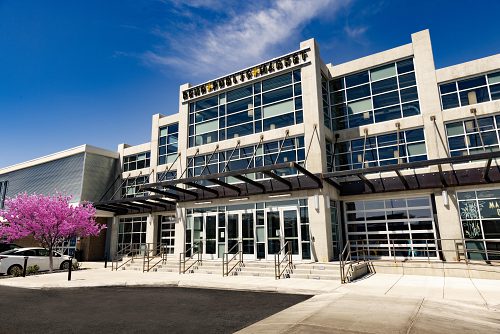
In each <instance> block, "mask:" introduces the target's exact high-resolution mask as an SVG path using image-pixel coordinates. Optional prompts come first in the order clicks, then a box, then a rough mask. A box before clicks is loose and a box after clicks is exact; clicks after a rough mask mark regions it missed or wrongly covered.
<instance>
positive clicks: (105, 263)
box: [104, 254, 108, 268]
mask: <svg viewBox="0 0 500 334" xmlns="http://www.w3.org/2000/svg"><path fill="white" fill-rule="evenodd" d="M107 267H108V254H104V268H107Z"/></svg>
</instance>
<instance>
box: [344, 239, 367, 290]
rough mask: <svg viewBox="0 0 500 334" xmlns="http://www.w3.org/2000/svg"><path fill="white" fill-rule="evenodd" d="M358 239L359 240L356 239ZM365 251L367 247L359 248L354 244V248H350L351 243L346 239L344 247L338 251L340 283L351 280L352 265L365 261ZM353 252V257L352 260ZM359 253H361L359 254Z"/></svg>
mask: <svg viewBox="0 0 500 334" xmlns="http://www.w3.org/2000/svg"><path fill="white" fill-rule="evenodd" d="M356 241H359V240H356ZM366 251H367V249H366V248H365V247H364V244H363V246H362V247H361V249H359V247H358V246H356V249H355V250H354V251H353V250H352V248H351V243H350V242H349V241H347V243H346V245H345V247H344V249H343V250H342V252H341V253H340V256H339V263H340V282H341V283H347V282H350V280H351V275H352V272H353V270H354V266H355V265H357V264H359V263H362V262H366V260H367V259H366V258H367V257H366ZM353 253H354V257H355V259H354V260H353ZM359 254H361V255H359Z"/></svg>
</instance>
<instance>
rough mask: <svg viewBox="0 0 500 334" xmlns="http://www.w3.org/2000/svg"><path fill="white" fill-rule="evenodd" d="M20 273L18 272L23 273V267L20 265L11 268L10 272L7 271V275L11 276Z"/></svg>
mask: <svg viewBox="0 0 500 334" xmlns="http://www.w3.org/2000/svg"><path fill="white" fill-rule="evenodd" d="M16 271H18V272H21V273H22V272H23V267H21V266H20V265H18V264H15V265H13V266H10V268H9V270H7V274H9V275H14V273H15V272H16Z"/></svg>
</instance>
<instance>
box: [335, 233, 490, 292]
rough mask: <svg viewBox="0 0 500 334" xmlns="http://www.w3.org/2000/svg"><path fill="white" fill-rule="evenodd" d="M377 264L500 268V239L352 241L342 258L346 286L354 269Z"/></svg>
mask: <svg viewBox="0 0 500 334" xmlns="http://www.w3.org/2000/svg"><path fill="white" fill-rule="evenodd" d="M373 260H377V261H391V262H394V263H398V262H412V261H413V262H427V263H431V262H450V263H452V262H465V263H466V264H478V265H481V264H484V265H500V239H464V238H462V239H440V238H433V239H397V238H394V239H389V240H388V239H386V238H384V239H371V238H370V239H359V240H350V241H348V242H347V243H346V245H345V247H344V249H343V251H342V253H341V254H340V258H339V262H340V275H341V281H342V283H346V282H347V281H349V275H350V273H351V272H352V268H353V265H355V264H357V263H360V262H365V261H373Z"/></svg>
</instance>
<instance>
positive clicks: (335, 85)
mask: <svg viewBox="0 0 500 334" xmlns="http://www.w3.org/2000/svg"><path fill="white" fill-rule="evenodd" d="M342 88H344V79H343V78H338V79H333V80H332V81H330V92H333V91H336V90H339V89H342Z"/></svg>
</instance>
